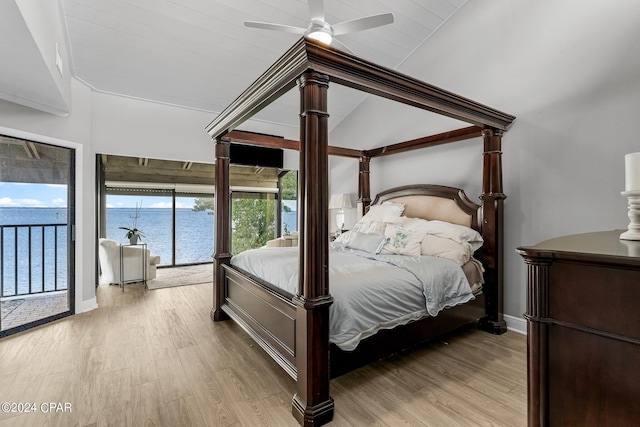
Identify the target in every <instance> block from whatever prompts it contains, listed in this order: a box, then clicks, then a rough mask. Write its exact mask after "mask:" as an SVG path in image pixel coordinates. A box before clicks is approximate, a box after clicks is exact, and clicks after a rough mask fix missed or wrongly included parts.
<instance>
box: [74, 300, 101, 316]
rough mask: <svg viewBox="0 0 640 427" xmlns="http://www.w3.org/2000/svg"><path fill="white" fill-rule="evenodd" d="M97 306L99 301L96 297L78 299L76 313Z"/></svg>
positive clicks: (93, 308)
mask: <svg viewBox="0 0 640 427" xmlns="http://www.w3.org/2000/svg"><path fill="white" fill-rule="evenodd" d="M96 308H98V301H97V300H96V297H93V298H91V299H88V300H86V301H76V314H78V313H84V312H85V311H91V310H95V309H96Z"/></svg>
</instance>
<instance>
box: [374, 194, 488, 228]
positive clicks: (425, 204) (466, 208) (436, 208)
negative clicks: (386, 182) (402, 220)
mask: <svg viewBox="0 0 640 427" xmlns="http://www.w3.org/2000/svg"><path fill="white" fill-rule="evenodd" d="M390 201H392V202H396V203H403V204H404V205H405V208H404V213H403V215H404V216H407V217H412V218H422V219H427V220H434V219H437V220H441V221H447V222H450V223H453V224H460V225H464V226H467V227H471V228H473V229H475V230H478V231H481V230H480V224H481V221H480V218H481V212H482V211H481V209H482V208H481V206H480V205H478V204H476V203H473V202H472V201H471V200H469V198H468V197H467V195H466V194H465V193H464V191H463V190H461V189H459V188H454V187H447V186H443V185H429V184H421V185H406V186H403V187H396V188H391V189H389V190H386V191H383V192H381V193H379V194H378V195H377V196H376V198H375V199H374V200H373V204H381V203H383V202H390Z"/></svg>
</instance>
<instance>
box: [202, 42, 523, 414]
mask: <svg viewBox="0 0 640 427" xmlns="http://www.w3.org/2000/svg"><path fill="white" fill-rule="evenodd" d="M330 83H331V84H333V83H336V84H340V85H344V86H348V87H351V88H354V89H358V90H361V91H364V92H367V93H370V94H374V95H377V96H381V97H384V98H387V99H391V100H394V101H398V102H401V103H404V104H407V105H411V106H414V107H417V108H421V109H424V110H427V111H431V112H433V113H437V114H441V115H444V116H448V117H451V118H454V119H458V120H461V121H463V122H466V123H469V124H470V125H471V126H469V127H465V128H461V129H457V130H453V131H450V132H445V133H441V134H438V135H433V136H429V137H425V138H419V139H415V140H411V141H405V142H400V143H397V144H393V145H389V146H385V147H380V148H377V149H373V150H353V149H348V148H341V147H331V146H329V145H328V135H329V130H328V117H329V114H328V112H327V89H328V87H329V84H330ZM296 85H297V86H298V87H299V89H300V112H299V114H300V141H293V140H287V139H284V138H278V137H272V136H266V135H259V134H254V133H250V132H242V131H238V130H235V129H236V128H237V127H238V126H240V125H241V124H242V123H243V122H244V121H245V120H247V119H248V118H250V117H251V116H253V115H254V114H256V113H257V112H259V111H260V110H262V109H263V108H264V107H266V106H267V105H268V104H269V103H271V102H272V101H274V100H275V99H277V98H278V97H279V96H281V95H282V94H284V93H285V92H287V91H288V90H290V89H291V88H293V87H294V86H296ZM513 120H515V117H514V116H512V115H509V114H506V113H503V112H501V111H498V110H495V109H493V108H490V107H487V106H485V105H482V104H479V103H477V102H475V101H472V100H470V99H467V98H464V97H461V96H459V95H456V94H454V93H451V92H448V91H445V90H443V89H440V88H438V87H435V86H432V85H429V84H427V83H424V82H421V81H419V80H417V79H414V78H412V77H409V76H407V75H404V74H401V73H399V72H397V71H394V70H391V69H388V68H384V67H381V66H379V65H376V64H373V63H371V62H368V61H365V60H363V59H360V58H358V57H356V56H353V55H350V54H348V53H345V52H342V51H339V50H336V49H334V48H331V47H327V46H324V45H321V44H319V43H317V42H314V41H311V40H308V39H304V38H302V39H300V40H299V41H298V42H297V43H296V44H294V45H293V47H291V48H290V49H289V50H288V51H287V52H286V53H285V54H284V55H283V56H282V57H281V58H280V59H278V60H277V61H276V62H275V63H274V64H273V65H272V66H271V67H270V68H269V69H268V70H267V71H266V72H265V73H263V74H262V75H261V76H260V77H259V78H258V79H257V80H256V81H255V82H254V83H253V84H252V85H251V86H249V87H248V88H247V89H246V90H245V91H244V92H243V93H242V94H241V95H240V96H239V97H238V98H237V99H236V100H235V101H234V102H232V103H231V104H230V105H229V106H228V107H227V108H226V109H225V110H224V111H223V112H222V113H220V114H219V115H218V116H217V117H216V118H215V120H214V121H213V122H211V123H210V124H209V125H208V126H207V128H206V130H207V132H208V133H209V134H210V135H211V137H212V138H213V140H214V141H215V143H216V145H215V156H216V182H215V185H216V191H215V203H216V216H215V221H216V224H215V227H216V235H215V256H214V259H215V269H216V281H215V290H214V306H213V308H212V312H211V316H212V319H213V320H214V321H220V320H224V319H227V318H229V314H228V313H230V312H231V310H228V309H227V308H228V307H225V304H226V298H227V289H226V284H225V280H226V276H227V275H228V274H237V273H235V272H232V268H230V267H229V265H230V260H231V257H232V255H231V218H230V188H229V175H228V172H229V147H230V143H231V142H232V141H233V142H238V143H244V144H252V145H260V146H267V147H279V148H287V149H294V150H298V151H299V152H300V165H299V172H298V182H299V186H298V191H299V200H300V205H299V211H298V216H299V221H298V224H299V225H298V230H299V236H300V238H299V242H300V244H299V246H300V266H299V280H300V281H299V284H298V292H297V295H296V296H295V297H294V298H293V304H294V310H293V311H294V312H293V313H292V316H293V319H291V321H292V322H295V324H296V326H295V339H294V342H295V344H294V347H295V369H294V368H290V369H288V370H287V372H289V374H290V375H292V376H293V377H294V378H296V383H297V392H296V394H295V395H294V397H293V414H294V416H295V417H296V418H297V419H298V421H300V423H301V424H304V425H321V424H324V423H326V422H328V421H330V420H331V419H332V417H333V407H334V405H333V399H332V398H331V397H330V395H329V378H330V373H329V347H330V345H329V337H328V335H329V326H328V325H329V306H330V305H331V303H332V301H333V300H332V297H331V295H330V293H329V280H328V261H329V255H328V242H329V230H328V210H327V207H328V200H329V191H328V156H329V155H338V156H346V157H352V158H357V159H359V183H358V196H359V202H360V205H361V206H362V209H363V210H364V209H366V208H367V207H368V205H369V204H370V203H371V194H370V184H369V165H370V161H371V159H372V158H376V157H380V156H386V155H391V154H394V153H400V152H405V151H409V150H414V149H418V148H424V147H429V146H434V145H439V144H446V143H449V142H454V141H460V140H465V139H470V138H476V137H482V138H483V141H484V153H483V158H484V161H483V183H482V195H481V197H480V199H481V201H482V210H481V212H482V218H481V223H482V224H481V229H482V235H483V238H484V240H485V243H484V246H483V251H482V254H483V256H482V262H483V264H484V266H485V270H486V273H485V282H486V283H490V284H491V286H487V287H486V290H485V304H486V307H485V309H486V310H485V312H486V315H485V316H484V317H483V318H482V319H481V321H480V327H481V328H482V329H484V330H487V331H490V332H493V333H503V332H504V331H506V325H505V322H504V320H503V319H502V288H503V284H502V281H503V273H502V270H503V266H502V258H503V257H502V252H503V249H502V246H503V245H502V241H503V201H504V199H505V198H506V196H505V194H504V193H503V188H502V152H501V141H502V134H503V131H505V130H506V129H507V128H508V127H509V126H510V124H511V123H512V122H513ZM271 297H273V298H275V299H277V298H278V297H277V296H275V297H274V296H271ZM234 319H235V317H234ZM236 320H237V319H236ZM254 339H256V340H260V338H259V337H255V336H254ZM263 348H265V349H266V350H267V351H268V352H269V353H270V354H271V355H272V356H273V357H274V358H275V359H276V360H278V357H279V356H278V355H277V354H275V353H277V352H271V351H270V350H269V349H270V348H271V347H269V346H268V345H266V346H263ZM281 365H282V366H283V367H285V369H286V367H287V366H289V365H288V364H287V363H281ZM293 371H295V372H293Z"/></svg>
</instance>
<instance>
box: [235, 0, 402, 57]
mask: <svg viewBox="0 0 640 427" xmlns="http://www.w3.org/2000/svg"><path fill="white" fill-rule="evenodd" d="M308 4H309V14H310V16H311V23H310V24H309V26H308V27H307V28H302V27H293V26H291V25H282V24H272V23H269V22H255V21H245V23H244V25H245V26H246V27H251V28H260V29H262V30H274V31H284V32H287V33H294V34H302V35H304V36H305V37H308V38H310V39H314V40H317V41H319V42H321V43H324V44H327V45H330V44H331V43H332V42H334V41H335V42H337V43H338V44H340V45H342V47H344V48H345V49H347V50H348V51H351V50H350V49H349V48H348V47H347V46H345V45H344V44H343V43H341V42H340V41H339V40H337V39H335V38H334V36H339V35H341V34H347V33H354V32H356V31H363V30H368V29H370V28H375V27H381V26H383V25H387V24H391V23H393V13H382V14H379V15H371V16H366V17H364V18H357V19H352V20H350V21H344V22H340V23H339V24H334V25H331V24H329V23H328V22H327V21H325V19H324V0H308Z"/></svg>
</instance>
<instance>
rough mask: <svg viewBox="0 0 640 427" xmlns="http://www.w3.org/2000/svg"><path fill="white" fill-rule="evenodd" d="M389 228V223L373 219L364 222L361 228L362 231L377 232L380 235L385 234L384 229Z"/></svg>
mask: <svg viewBox="0 0 640 427" xmlns="http://www.w3.org/2000/svg"><path fill="white" fill-rule="evenodd" d="M386 228H387V223H386V222H383V221H371V222H368V223H366V222H365V223H363V224H362V228H361V229H360V232H361V233H367V234H377V235H378V236H384V230H385V229H386Z"/></svg>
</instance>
